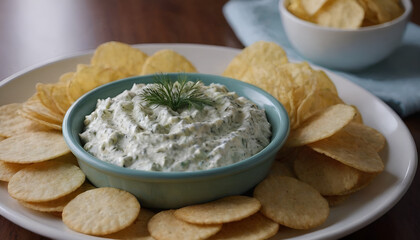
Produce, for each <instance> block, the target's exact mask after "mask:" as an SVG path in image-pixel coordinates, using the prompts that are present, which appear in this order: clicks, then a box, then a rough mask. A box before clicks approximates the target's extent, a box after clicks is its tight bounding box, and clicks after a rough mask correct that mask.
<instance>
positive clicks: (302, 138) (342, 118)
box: [286, 104, 356, 147]
mask: <svg viewBox="0 0 420 240" xmlns="http://www.w3.org/2000/svg"><path fill="white" fill-rule="evenodd" d="M355 115H356V110H355V109H354V108H353V107H352V106H349V105H346V104H336V105H333V106H331V107H328V108H326V109H325V110H323V111H321V112H319V113H317V114H315V115H313V116H312V117H310V118H309V119H307V120H306V121H305V122H304V123H303V124H302V125H301V126H300V127H298V128H297V129H295V130H294V131H291V133H290V136H289V138H288V139H287V142H286V145H287V146H289V147H296V146H303V145H306V144H309V143H313V142H316V141H319V140H321V139H325V138H328V137H330V136H332V135H333V134H335V133H336V132H338V131H340V130H341V129H343V128H344V126H346V125H347V124H348V123H349V122H350V121H351V120H352V119H353V118H354V116H355Z"/></svg>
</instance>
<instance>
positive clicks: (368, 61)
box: [279, 0, 413, 70]
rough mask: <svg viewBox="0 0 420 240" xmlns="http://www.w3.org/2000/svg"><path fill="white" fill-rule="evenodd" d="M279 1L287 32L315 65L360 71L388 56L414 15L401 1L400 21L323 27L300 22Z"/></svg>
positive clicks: (405, 0)
mask: <svg viewBox="0 0 420 240" xmlns="http://www.w3.org/2000/svg"><path fill="white" fill-rule="evenodd" d="M288 2H289V0H280V2H279V8H280V15H281V20H282V22H283V28H284V31H285V33H286V35H287V37H288V38H289V41H290V42H291V44H292V45H293V47H294V48H295V49H296V50H297V51H298V52H299V53H300V54H301V55H302V56H304V57H305V58H306V59H308V60H309V61H312V62H313V63H315V64H318V65H321V66H324V67H328V68H333V69H340V70H359V69H362V68H366V67H368V66H370V65H373V64H375V63H377V62H379V61H381V60H383V59H385V58H386V57H388V56H389V55H390V54H391V53H392V52H393V51H394V50H395V49H396V48H397V47H398V46H399V45H400V43H401V39H402V36H403V34H404V31H405V28H406V25H407V22H408V21H409V19H410V14H411V12H412V8H413V7H412V4H411V0H401V2H402V5H403V7H404V9H405V11H404V13H403V14H402V15H401V16H399V17H398V18H396V19H394V20H392V21H390V22H387V23H383V24H379V25H375V26H369V27H363V28H360V29H357V30H343V29H336V28H329V27H322V26H319V25H316V24H314V23H311V22H307V21H304V20H302V19H299V18H298V17H296V16H295V15H293V14H292V13H290V12H289V11H288V10H287V9H286V7H285V6H286V4H287V3H288Z"/></svg>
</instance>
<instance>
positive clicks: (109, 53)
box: [91, 41, 147, 76]
mask: <svg viewBox="0 0 420 240" xmlns="http://www.w3.org/2000/svg"><path fill="white" fill-rule="evenodd" d="M146 59H147V54H146V53H144V52H142V51H141V50H140V49H137V48H134V47H132V46H130V45H128V44H125V43H121V42H115V41H112V42H106V43H103V44H101V45H99V47H97V48H96V50H95V53H94V54H93V57H92V59H91V64H92V65H99V66H104V67H111V68H118V69H120V70H121V71H122V72H124V73H126V74H127V75H128V76H135V75H139V74H140V73H141V71H142V68H143V65H144V63H145V61H146Z"/></svg>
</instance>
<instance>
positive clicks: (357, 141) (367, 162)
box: [309, 131, 384, 173]
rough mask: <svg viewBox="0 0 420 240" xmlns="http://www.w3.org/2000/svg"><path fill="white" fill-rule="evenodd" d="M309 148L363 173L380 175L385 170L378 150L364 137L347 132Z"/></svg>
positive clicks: (313, 144) (336, 134) (340, 132)
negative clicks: (367, 142)
mask: <svg viewBox="0 0 420 240" xmlns="http://www.w3.org/2000/svg"><path fill="white" fill-rule="evenodd" d="M309 146H310V147H311V148H312V149H314V150H315V151H317V152H319V153H322V154H325V155H327V156H329V157H331V158H333V159H335V160H337V161H340V162H341V163H343V164H345V165H347V166H350V167H353V168H356V169H358V170H360V171H363V172H368V173H378V172H381V171H383V170H384V163H383V162H382V159H381V158H380V156H379V155H378V153H377V152H376V150H375V149H374V148H373V147H372V146H371V145H369V144H366V141H365V140H363V138H362V137H359V136H354V135H352V134H349V133H348V132H347V131H339V132H337V133H335V134H334V135H333V136H331V137H329V138H326V139H323V140H320V141H317V142H314V143H311V144H309Z"/></svg>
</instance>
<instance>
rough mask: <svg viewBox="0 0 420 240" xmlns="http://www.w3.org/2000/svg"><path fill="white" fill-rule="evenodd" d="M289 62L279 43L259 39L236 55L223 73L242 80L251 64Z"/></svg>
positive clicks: (276, 64)
mask: <svg viewBox="0 0 420 240" xmlns="http://www.w3.org/2000/svg"><path fill="white" fill-rule="evenodd" d="M287 62H288V59H287V55H286V52H285V51H284V49H283V48H281V47H280V46H279V45H277V44H276V43H274V42H266V41H257V42H255V43H253V44H251V45H249V46H248V47H246V48H244V49H243V50H242V51H241V52H240V53H239V54H238V55H236V56H235V57H234V58H233V59H232V61H231V62H230V63H229V65H228V66H227V68H226V69H225V71H224V72H223V74H222V75H223V76H226V77H230V78H235V79H239V80H242V78H243V76H244V75H245V73H246V72H247V71H248V70H249V69H250V67H251V66H252V67H255V68H258V67H263V66H265V65H266V64H271V65H274V66H279V65H281V64H284V63H287Z"/></svg>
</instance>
